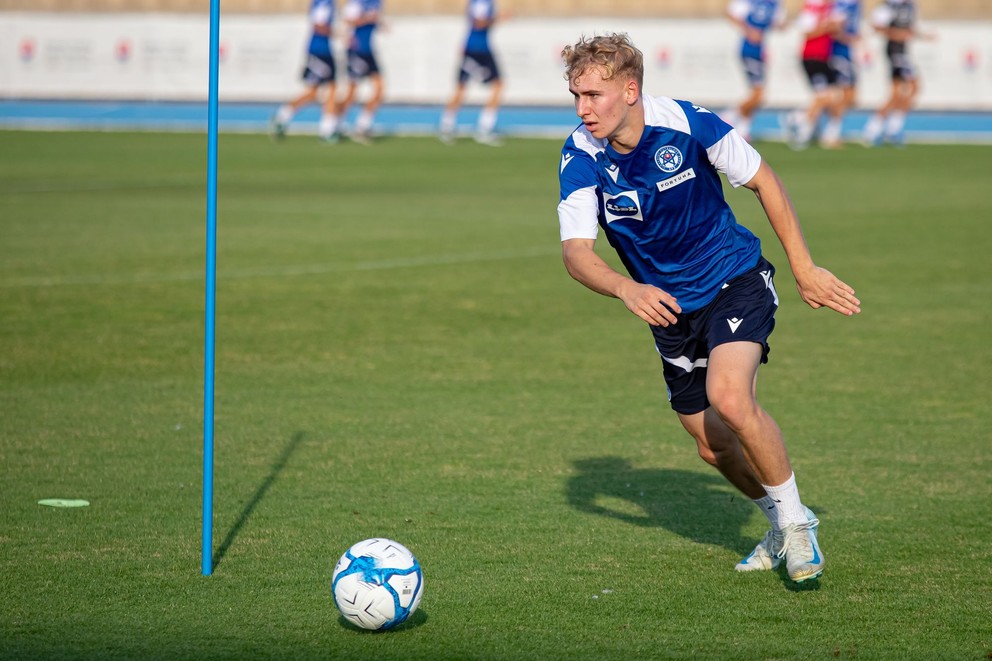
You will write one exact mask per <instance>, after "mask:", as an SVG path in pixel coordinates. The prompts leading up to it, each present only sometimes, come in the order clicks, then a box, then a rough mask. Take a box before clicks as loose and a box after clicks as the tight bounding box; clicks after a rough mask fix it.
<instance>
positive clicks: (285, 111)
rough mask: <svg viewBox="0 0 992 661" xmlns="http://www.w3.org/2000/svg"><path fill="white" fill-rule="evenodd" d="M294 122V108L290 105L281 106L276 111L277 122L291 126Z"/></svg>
mask: <svg viewBox="0 0 992 661" xmlns="http://www.w3.org/2000/svg"><path fill="white" fill-rule="evenodd" d="M292 120H293V107H292V106H290V105H284V106H279V110H277V111H276V121H277V122H279V123H280V124H289V123H290V122H291V121H292Z"/></svg>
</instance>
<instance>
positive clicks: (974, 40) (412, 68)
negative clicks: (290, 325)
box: [0, 12, 992, 110]
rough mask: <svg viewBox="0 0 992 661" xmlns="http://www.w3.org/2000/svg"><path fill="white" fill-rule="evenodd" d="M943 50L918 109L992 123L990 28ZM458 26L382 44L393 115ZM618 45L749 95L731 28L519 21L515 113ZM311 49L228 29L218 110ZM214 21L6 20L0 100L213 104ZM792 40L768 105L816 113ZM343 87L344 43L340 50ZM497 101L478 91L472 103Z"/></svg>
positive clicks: (953, 31)
mask: <svg viewBox="0 0 992 661" xmlns="http://www.w3.org/2000/svg"><path fill="white" fill-rule="evenodd" d="M925 28H926V29H927V30H929V31H931V32H933V33H934V35H935V39H933V40H928V41H917V42H914V43H913V44H912V47H911V55H912V59H913V60H914V61H915V62H916V64H917V66H918V68H919V70H920V77H921V79H922V85H921V89H922V91H921V94H920V98H919V104H918V105H919V107H922V108H940V109H970V110H975V109H981V110H989V109H992V22H988V21H972V22H952V21H944V22H933V23H931V24H929V25H927V26H925ZM465 31H466V24H465V20H464V19H463V18H462V17H460V16H420V17H418V16H398V17H388V18H387V23H386V25H385V26H384V28H383V29H380V30H379V32H378V33H377V35H376V47H377V50H378V56H379V60H380V66H381V68H382V70H383V75H384V77H385V79H386V86H387V87H386V88H387V101H390V102H394V103H400V102H402V103H425V104H438V103H443V102H444V101H445V100H446V98H447V97H448V96H449V95H450V93H451V91H452V89H453V86H454V81H455V76H456V73H457V69H458V64H459V61H460V51H461V46H462V42H463V39H464V37H465ZM613 31H621V32H627V33H628V34H630V36H631V38H632V39H633V40H634V43H635V44H637V46H638V47H639V48H641V50H642V51H644V55H645V84H644V87H645V92H646V93H648V94H657V95H665V96H672V97H676V98H685V99H691V100H693V101H694V102H697V103H700V104H703V105H709V106H712V107H724V106H727V105H730V104H733V103H734V102H735V101H736V100H738V99H740V98H742V97H743V96H744V95H745V93H746V87H745V82H744V76H743V73H742V71H741V67H740V63H739V61H738V57H737V53H738V44H739V36H738V34H737V33H736V31H735V30H734V28H733V26H732V25H731V24H730V23H729V22H727V21H723V20H667V19H615V20H611V19H607V18H567V19H546V18H542V19H536V18H533V19H532V18H527V19H524V18H521V19H513V20H509V21H506V22H505V23H502V24H500V25H498V26H497V27H496V28H495V29H494V31H493V33H492V42H493V48H494V51H495V52H496V56H497V61H498V62H499V64H500V67H501V69H502V71H503V74H504V79H505V81H506V86H505V96H504V102H506V103H510V104H521V105H523V104H546V105H563V104H568V103H570V101H571V97H570V96H569V94H568V91H567V87H566V83H565V81H564V80H563V79H562V65H561V61H560V56H559V55H560V52H561V49H562V47H563V46H565V45H566V44H569V43H572V42H574V41H575V40H576V39H577V38H578V37H579V36H580V35H583V34H584V35H593V34H604V33H607V32H613ZM865 33H866V35H865V38H864V39H863V40H862V41H861V42H860V43H859V45H858V55H857V61H858V64H859V68H860V81H859V86H858V92H859V94H858V101H859V105H862V106H875V105H877V104H879V103H881V102H882V101H883V100H884V99H885V97H886V95H887V93H888V88H889V70H888V63H887V61H886V58H885V54H884V44H883V42H882V40H881V39H880V38H879V37H878V36H877V35H875V34H873V33H870V31H869V30H868V29H867V28H866V29H865ZM307 39H308V26H307V23H306V18H305V16H297V15H222V16H221V29H220V96H221V99H223V100H228V101H235V100H246V101H247V100H257V101H277V100H283V99H287V98H289V97H291V96H294V95H296V94H297V93H299V92H300V91H301V83H300V73H301V71H302V66H303V56H304V50H305V46H306V41H307ZM208 40H209V21H208V18H207V16H206V15H202V16H201V15H176V14H86V13H80V14H64V13H52V14H49V13H17V12H9V13H0V97H7V98H79V99H115V98H126V99H149V100H190V99H204V98H206V94H207V76H208V66H209V41H208ZM800 46H801V37H800V35H799V33H798V32H797V31H796V30H795V28H794V27H789V28H787V29H785V30H782V31H777V32H775V33H773V34H772V35H771V36H770V37H769V43H768V80H767V86H766V87H767V103H768V105H770V106H778V107H782V106H796V105H800V104H803V103H806V102H807V101H808V100H809V90H808V86H807V83H806V79H805V75H804V73H803V71H802V68H801V66H800V62H799V49H800ZM336 48H337V52H338V54H339V56H338V71H339V80H343V76H344V59H343V49H344V35H339V36H338V38H337V39H336ZM485 95H486V90H485V89H483V88H482V87H481V86H479V85H472V86H471V87H470V92H469V97H468V100H469V102H479V101H481V100H483V99H484V98H485Z"/></svg>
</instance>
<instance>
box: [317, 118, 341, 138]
mask: <svg viewBox="0 0 992 661" xmlns="http://www.w3.org/2000/svg"><path fill="white" fill-rule="evenodd" d="M337 130H338V116H337V115H329V114H327V113H324V114H322V115H321V116H320V125H319V126H318V128H317V132H318V133H320V137H322V138H326V137H328V136H330V135H333V134H334V132H335V131H337Z"/></svg>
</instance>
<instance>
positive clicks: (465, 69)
mask: <svg viewBox="0 0 992 661" xmlns="http://www.w3.org/2000/svg"><path fill="white" fill-rule="evenodd" d="M473 78H475V79H477V80H478V81H479V82H481V83H485V84H488V83H492V82H494V81H497V80H499V67H498V66H496V58H494V57H493V54H492V53H470V52H467V51H466V52H465V56H464V57H463V58H462V66H461V67H460V68H459V69H458V83H459V84H461V85H464V84H465V83H467V82H468V81H469V80H470V79H473Z"/></svg>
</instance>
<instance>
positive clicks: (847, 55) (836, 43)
mask: <svg viewBox="0 0 992 661" xmlns="http://www.w3.org/2000/svg"><path fill="white" fill-rule="evenodd" d="M833 11H834V18H835V19H836V21H837V22H838V24H839V27H838V29H837V31H836V32H835V33H834V35H833V44H832V48H831V50H830V69H831V70H832V71H833V76H834V81H835V84H836V88H837V94H836V96H835V98H834V101H833V104H832V105H831V107H830V118H829V119H828V120H827V125H826V126H825V127H824V129H823V136H822V139H821V143H822V144H823V146H824V147H827V148H835V147H840V146H841V145H842V141H841V134H842V131H843V124H844V115H845V114H847V111H848V110H849V109H850V108H851V107H852V106H853V105H854V97H855V86H856V85H857V82H858V76H857V70H856V68H855V64H854V45H855V43H857V41H858V38H859V33H860V29H861V27H860V26H861V0H835V2H834V10H833Z"/></svg>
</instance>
